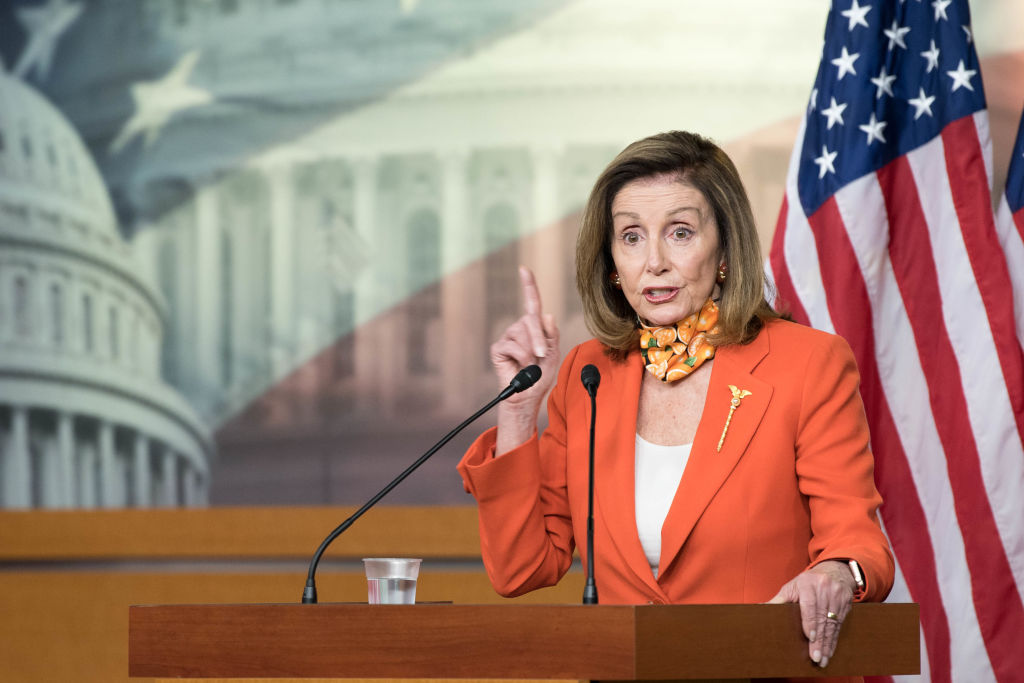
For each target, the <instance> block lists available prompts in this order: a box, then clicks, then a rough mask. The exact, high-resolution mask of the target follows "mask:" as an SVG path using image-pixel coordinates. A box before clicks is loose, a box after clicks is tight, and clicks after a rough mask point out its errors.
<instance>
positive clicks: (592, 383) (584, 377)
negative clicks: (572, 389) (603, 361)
mask: <svg viewBox="0 0 1024 683" xmlns="http://www.w3.org/2000/svg"><path fill="white" fill-rule="evenodd" d="M580 380H581V381H582V382H583V386H584V387H586V388H587V393H588V394H593V393H594V392H595V391H597V386H598V385H599V384H600V383H601V373H600V372H598V370H597V367H595V366H594V365H591V364H589V363H588V364H587V365H584V366H583V370H582V372H580Z"/></svg>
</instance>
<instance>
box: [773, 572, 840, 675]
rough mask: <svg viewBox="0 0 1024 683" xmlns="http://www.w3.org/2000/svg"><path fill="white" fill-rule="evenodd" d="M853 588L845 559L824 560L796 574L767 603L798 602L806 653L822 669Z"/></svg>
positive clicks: (828, 656)
mask: <svg viewBox="0 0 1024 683" xmlns="http://www.w3.org/2000/svg"><path fill="white" fill-rule="evenodd" d="M856 587H857V584H856V581H855V580H854V578H853V573H852V572H851V571H850V567H849V566H848V565H847V564H846V563H845V562H841V561H839V560H826V561H824V562H822V563H820V564H816V565H815V566H813V567H811V568H810V569H808V570H807V571H805V572H803V573H801V574H798V575H797V576H796V578H794V579H793V580H791V581H790V582H789V583H787V584H786V585H785V586H783V587H782V589H781V590H780V591H779V592H778V594H776V596H775V597H774V598H772V599H771V600H769V601H768V602H769V603H775V604H778V603H785V602H796V603H799V604H800V620H801V623H802V625H803V630H804V635H805V636H807V640H809V641H810V645H809V648H808V654H809V655H810V657H811V659H812V660H813V661H814V662H815V663H817V664H818V665H819V666H821V667H822V668H824V667H825V666H827V665H828V660H829V659H831V658H832V655H833V654H834V653H835V651H836V641H837V640H838V639H839V629H840V627H841V626H842V625H843V620H844V619H846V615H847V614H849V612H850V605H851V604H852V603H853V593H854V590H855V589H856Z"/></svg>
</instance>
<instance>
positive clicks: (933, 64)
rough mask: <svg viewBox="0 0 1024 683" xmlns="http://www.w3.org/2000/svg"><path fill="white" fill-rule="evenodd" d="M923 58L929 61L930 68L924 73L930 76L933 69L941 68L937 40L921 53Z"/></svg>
mask: <svg viewBox="0 0 1024 683" xmlns="http://www.w3.org/2000/svg"><path fill="white" fill-rule="evenodd" d="M921 56H922V57H924V58H925V59H927V60H928V66H927V67H926V68H925V70H924V72H925V73H926V74H930V73H931V72H932V69H938V68H939V48H937V47H936V46H935V40H932V41H931V47H930V48H929V49H927V50H925V51H924V52H922V53H921Z"/></svg>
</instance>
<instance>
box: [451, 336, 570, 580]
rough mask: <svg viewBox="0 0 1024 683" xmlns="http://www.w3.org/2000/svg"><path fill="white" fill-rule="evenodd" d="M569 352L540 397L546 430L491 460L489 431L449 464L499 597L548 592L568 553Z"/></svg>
mask: <svg viewBox="0 0 1024 683" xmlns="http://www.w3.org/2000/svg"><path fill="white" fill-rule="evenodd" d="M574 357H575V352H573V353H571V354H570V355H569V357H567V358H566V360H565V362H564V363H563V364H562V367H561V369H560V371H559V376H558V380H557V383H556V384H555V387H554V389H552V391H551V396H550V397H549V398H548V426H547V429H545V430H544V433H543V435H542V436H540V437H538V436H537V435H536V434H534V436H533V437H531V438H530V439H529V440H528V441H526V442H525V443H523V444H522V445H520V446H519V447H517V448H515V449H513V450H511V451H509V452H507V453H504V454H503V455H501V456H500V457H495V455H494V451H495V443H496V440H497V428H491V429H489V430H488V431H486V432H484V433H483V434H482V435H481V436H480V437H479V438H478V439H477V440H476V441H475V442H474V443H473V445H472V446H470V448H469V450H468V451H467V452H466V454H465V455H464V456H463V458H462V460H461V461H460V462H459V464H458V465H457V469H458V471H459V474H460V475H461V476H462V481H463V485H464V486H465V488H466V491H468V492H469V493H471V494H473V497H474V498H475V499H476V502H477V516H478V518H479V524H480V551H481V555H482V557H483V561H484V567H485V568H486V569H487V575H488V577H489V578H490V580H491V584H492V585H493V586H494V589H495V590H496V591H497V592H498V593H499V594H501V595H503V596H506V597H512V596H516V595H522V594H523V593H527V592H529V591H531V590H534V589H536V588H543V587H545V586H552V585H554V584H556V583H558V581H559V579H561V578H562V576H563V575H564V574H565V572H566V571H568V569H569V565H570V563H571V562H572V553H573V550H574V549H575V540H574V538H573V529H572V516H571V512H570V507H569V499H568V494H567V488H566V467H565V463H566V457H565V443H566V438H565V435H566V425H565V387H566V386H567V381H566V380H567V379H568V374H569V368H570V367H571V366H572V360H573V358H574Z"/></svg>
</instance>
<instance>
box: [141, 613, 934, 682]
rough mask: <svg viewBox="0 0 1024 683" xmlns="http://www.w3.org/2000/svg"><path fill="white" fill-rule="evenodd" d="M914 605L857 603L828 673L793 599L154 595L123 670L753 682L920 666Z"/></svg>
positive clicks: (171, 674)
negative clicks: (166, 598) (164, 600)
mask: <svg viewBox="0 0 1024 683" xmlns="http://www.w3.org/2000/svg"><path fill="white" fill-rule="evenodd" d="M918 618H919V616H918V606H917V605H915V604H892V605H887V604H859V605H854V606H853V609H852V610H851V612H850V614H849V616H848V617H847V619H846V623H845V624H844V625H843V629H842V632H841V634H840V637H839V645H838V648H837V651H836V655H835V657H834V658H833V659H832V661H831V662H830V663H829V665H828V668H827V669H826V670H824V671H823V670H821V669H819V668H818V667H817V666H815V665H814V664H813V663H812V662H811V661H810V659H809V658H808V657H807V644H806V640H805V639H804V637H803V635H802V634H801V631H800V617H799V608H798V607H797V606H796V605H642V606H615V605H452V604H420V605H365V604H321V605H298V604H295V605H155V606H136V607H131V608H129V643H128V651H129V652H128V660H129V664H128V669H129V675H130V676H132V677H155V678H519V679H523V678H533V679H599V680H602V681H607V680H673V679H688V680H692V679H706V680H708V679H710V680H737V679H739V680H749V679H756V678H767V677H799V676H821V675H830V676H850V675H885V674H915V673H919V672H920V654H919V651H918V650H919V635H918Z"/></svg>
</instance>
